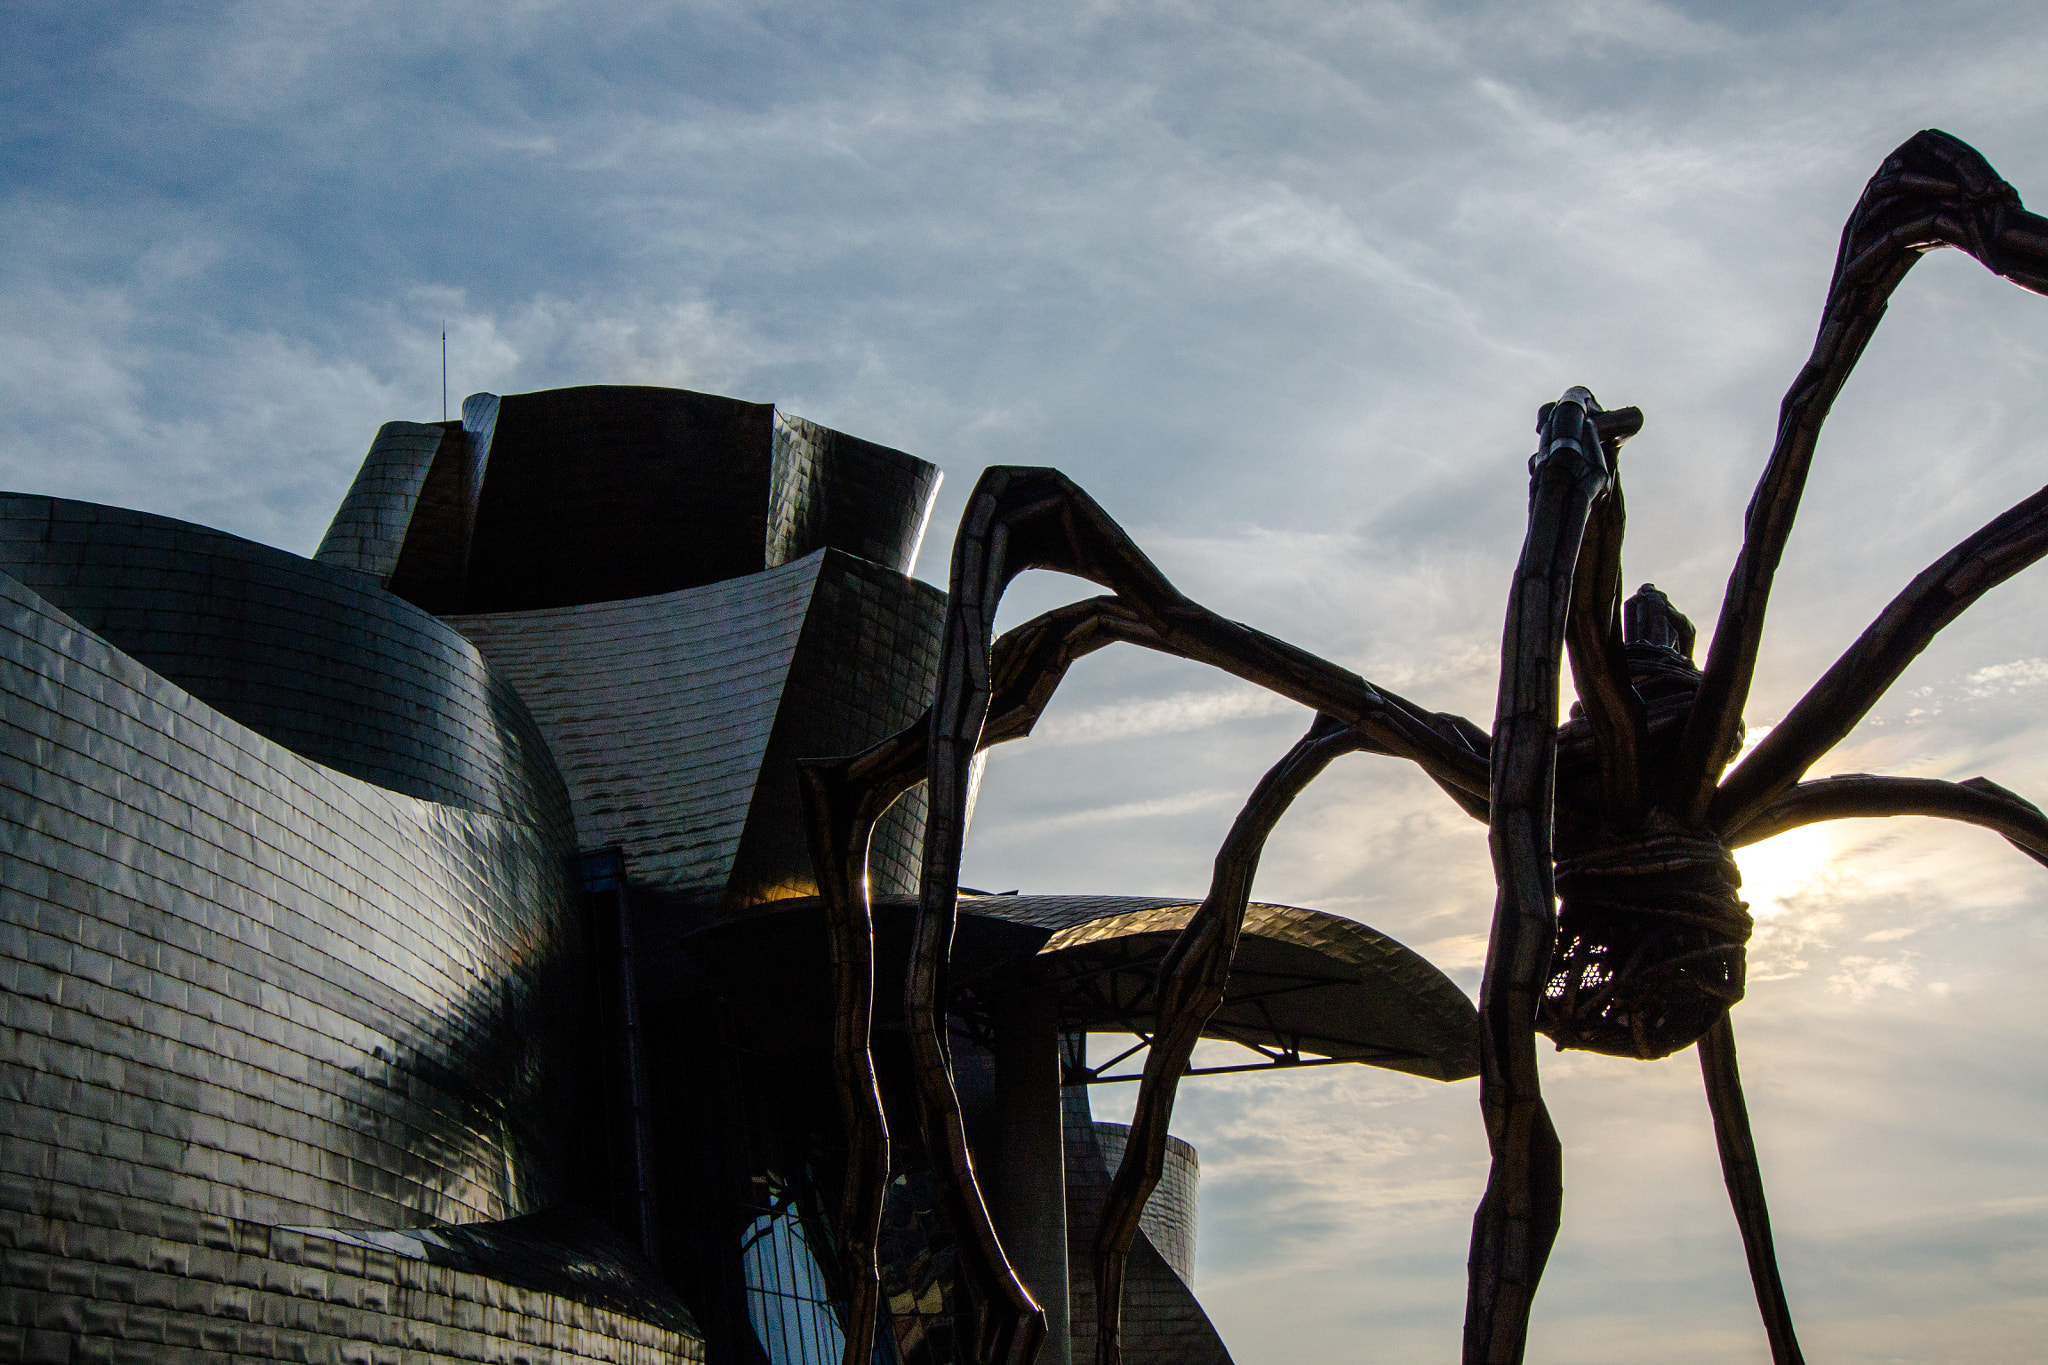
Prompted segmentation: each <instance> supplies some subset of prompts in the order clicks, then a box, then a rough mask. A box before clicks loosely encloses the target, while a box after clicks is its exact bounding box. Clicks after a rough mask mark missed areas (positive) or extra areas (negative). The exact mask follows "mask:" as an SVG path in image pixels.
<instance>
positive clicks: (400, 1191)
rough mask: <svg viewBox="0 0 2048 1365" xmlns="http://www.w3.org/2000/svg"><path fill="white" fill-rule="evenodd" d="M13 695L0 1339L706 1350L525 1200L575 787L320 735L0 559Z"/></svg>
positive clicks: (573, 956)
mask: <svg viewBox="0 0 2048 1365" xmlns="http://www.w3.org/2000/svg"><path fill="white" fill-rule="evenodd" d="M0 718H4V723H0V988H4V989H0V1028H4V1030H5V1035H6V1037H7V1040H8V1046H7V1048H6V1050H5V1052H4V1054H0V1228H4V1230H5V1234H6V1237H7V1245H8V1254H7V1256H6V1257H5V1258H4V1261H0V1355H6V1356H8V1357H9V1358H17V1359H79V1358H98V1357H102V1356H113V1355H125V1356H130V1357H136V1356H146V1357H147V1358H149V1359H152V1360H173V1361H194V1362H196V1361H199V1360H202V1359H204V1360H216V1359H220V1358H222V1357H223V1356H237V1355H238V1356H253V1357H272V1358H286V1359H356V1358H365V1359H367V1358H369V1357H370V1355H371V1354H372V1353H373V1352H375V1353H378V1354H379V1355H380V1357H381V1355H382V1354H386V1353H396V1352H398V1351H400V1350H403V1351H405V1352H407V1353H409V1358H411V1359H417V1360H421V1361H440V1360H451V1361H452V1360H456V1359H465V1360H480V1359H505V1358H513V1357H519V1356H527V1357H531V1356H534V1355H545V1356H547V1357H548V1358H551V1359H558V1360H606V1361H615V1362H631V1365H654V1363H655V1362H657V1361H668V1360H675V1359H700V1358H701V1350H700V1349H699V1342H698V1338H697V1337H696V1335H695V1333H694V1328H693V1327H692V1326H691V1324H690V1323H689V1322H688V1317H687V1314H686V1313H682V1312H681V1310H680V1307H679V1306H676V1307H673V1308H668V1307H662V1306H661V1303H660V1302H657V1300H659V1298H660V1296H659V1295H658V1294H655V1295H653V1296H652V1297H650V1296H648V1295H646V1294H639V1293H638V1292H637V1291H636V1294H635V1295H626V1294H625V1292H624V1291H625V1289H626V1288H628V1287H630V1286H631V1285H632V1284H633V1283H635V1282H636V1273H635V1272H634V1271H633V1269H632V1268H631V1266H630V1265H629V1264H628V1263H626V1262H622V1261H620V1260H619V1259H618V1258H617V1257H616V1256H613V1255H611V1254H610V1253H608V1252H606V1251H604V1249H603V1247H602V1246H601V1245H600V1244H598V1243H595V1242H589V1239H582V1240H583V1241H584V1242H587V1243H588V1244H587V1245H583V1246H582V1247H581V1250H580V1253H579V1254H578V1255H576V1256H571V1255H566V1254H564V1248H563V1246H558V1245H557V1243H559V1242H561V1241H562V1232H561V1230H559V1229H558V1230H557V1231H556V1232H555V1233H554V1234H552V1235H551V1234H550V1233H549V1231H548V1229H547V1228H546V1227H542V1226H536V1225H535V1224H533V1223H531V1222H524V1223H515V1224H512V1225H507V1224H505V1223H504V1221H503V1220H506V1219H508V1218H512V1219H517V1218H519V1217H520V1216H522V1215H528V1214H530V1213H532V1212H533V1211H534V1210H536V1209H538V1208H540V1207H541V1206H543V1205H545V1204H547V1203H548V1202H549V1201H551V1200H553V1199H555V1198H557V1197H558V1195H559V1191H560V1187H561V1184H562V1175H563V1169H562V1168H563V1164H564V1162H565V1160H566V1159H567V1156H568V1151H567V1146H566V1141H565V1139H566V1136H567V1135H566V1134H565V1133H564V1132H563V1131H562V1130H561V1124H562V1123H563V1121H564V1120H565V1119H567V1118H569V1117H570V1115H569V1114H568V1112H567V1108H566V1106H565V1105H564V1104H563V1103H562V1102H561V1100H562V1096H563V1095H564V1094H565V1093H566V1092H565V1090H564V1089H563V1085H564V1082H565V1081H566V1079H567V1078H568V1075H569V1068H571V1067H573V1066H574V1065H576V1059H575V1058H574V1057H573V1056H572V1055H570V1053H569V1046H570V1043H571V1041H572V1040H571V1037H570V1035H569V1032H568V1030H569V1029H571V1028H572V1027H573V1021H574V1019H575V1018H576V1016H577V1012H578V999H579V996H578V990H579V987H580V984H581V981H582V974H581V968H580V940H579V936H578V934H577V932H576V930H575V926H574V923H573V921H572V919H571V910H570V901H569V899H568V888H567V886H566V884H565V871H566V864H567V858H568V855H569V852H570V850H571V848H572V842H571V832H570V830H569V828H568V826H567V822H566V819H551V818H550V814H549V811H548V809H546V808H530V809H526V810H521V811H518V812H515V816H516V818H507V817H502V816H495V815H488V814H484V813H481V812H476V811H471V810H465V809H461V808H457V807H454V806H450V805H443V804H437V803H432V802H427V801H421V800H418V799H415V798H413V797H409V796H405V795H403V794H400V793H396V792H392V791H389V790H385V789H383V788H380V787H377V786H373V785H370V784H368V783H364V782H360V781H357V780H355V779H353V778H350V777H348V776H345V775H343V774H341V773H338V772H335V771H332V770H330V769H327V768H324V767H321V766H319V765H317V764H314V763H311V762H308V761H306V760H304V759H302V758H300V757H299V756H297V755H296V754H294V753H292V752H290V751H289V750H287V749H285V748H283V747H282V746H280V745H278V744H276V743H274V742H272V741H270V740H268V739H266V738H265V737H263V736H262V735H260V734H258V733H256V732H255V731H253V730H251V729H248V728H246V727H244V726H242V725H240V724H238V723H236V722H235V721H233V720H232V719H230V718H228V717H227V716H225V715H222V714H221V713H219V712H217V711H215V710H213V709H212V708H210V707H208V706H206V705H205V704H204V703H202V702H200V701H198V700H197V699H196V698H194V697H193V696H191V695H190V694H189V693H187V692H185V691H183V690H182V689H180V688H178V687H177V686H175V685H173V684H172V683H171V682H169V681H168V680H166V679H164V678H163V677H161V676H158V675H156V674H154V673H152V672H151V671H150V670H148V669H146V668H144V667H143V666H142V665H141V664H139V663H137V662H136V661H135V660H134V659H132V658H129V657H128V656H126V655H125V654H123V653H122V652H121V651H120V650H118V649H116V648H114V647H113V646H112V645H111V644H109V643H108V642H107V641H106V640H104V639H103V638H101V637H100V636H98V635H96V634H95V633H93V632H91V631H89V630H87V629H85V628H84V627H82V626H81V625H80V624H79V623H78V622H77V621H75V620H74V619H72V618H71V617H69V616H67V615H65V614H64V613H63V612H61V611H59V610H58V609H56V608H55V607H54V606H53V605H52V604H50V603H49V602H48V601H46V600H45V599H43V598H42V597H40V596H38V595H37V594H36V593H34V592H32V591H30V590H28V589H27V588H25V587H23V586H22V585H21V584H19V583H18V582H16V581H15V580H13V579H12V578H8V577H6V576H4V575H0ZM480 1222H482V1223H490V1224H493V1225H494V1226H496V1227H498V1228H499V1229H500V1230H499V1231H497V1232H495V1233H490V1234H484V1233H482V1232H481V1230H478V1231H477V1232H465V1233H459V1234H458V1233H455V1232H453V1231H450V1232H447V1233H444V1234H438V1237H439V1242H440V1244H441V1247H442V1250H441V1252H439V1253H432V1254H430V1253H428V1252H426V1251H424V1250H419V1251H418V1252H417V1254H414V1253H413V1252H409V1251H408V1250H407V1249H406V1248H405V1247H403V1246H394V1245H384V1244H378V1243H376V1242H375V1241H374V1239H370V1240H369V1241H364V1240H361V1239H358V1240H355V1241H351V1240H350V1238H349V1237H348V1236H346V1235H337V1234H335V1233H325V1234H322V1233H317V1232H307V1231H303V1230H301V1231H294V1230H293V1229H292V1227H291V1226H290V1225H294V1224H296V1225H316V1226H317V1225H340V1226H343V1227H354V1228H359V1229H362V1228H368V1229H375V1228H420V1227H431V1226H433V1225H436V1224H448V1223H461V1224H471V1225H475V1224H478V1223H480ZM420 1235H425V1234H420ZM570 1250H575V1248H574V1247H571V1248H570ZM536 1262H537V1263H539V1265H540V1268H542V1269H545V1268H546V1266H547V1265H549V1264H552V1265H553V1266H554V1267H555V1270H556V1272H557V1273H556V1275H555V1278H554V1279H553V1280H552V1281H549V1280H546V1279H545V1278H544V1277H537V1276H536V1274H535V1273H534V1272H533V1270H532V1269H530V1268H527V1267H529V1266H530V1265H532V1264H533V1263H536ZM579 1275H581V1276H582V1279H583V1280H584V1281H588V1283H582V1282H579V1281H578V1280H577V1277H578V1276H579ZM607 1286H610V1287H609V1288H607ZM629 1300H632V1301H629ZM640 1300H644V1302H641V1301H640ZM657 1310H658V1311H657Z"/></svg>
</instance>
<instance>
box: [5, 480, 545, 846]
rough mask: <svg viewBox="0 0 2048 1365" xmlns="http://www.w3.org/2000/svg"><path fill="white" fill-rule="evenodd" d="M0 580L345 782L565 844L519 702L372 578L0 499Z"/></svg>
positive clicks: (104, 513)
mask: <svg viewBox="0 0 2048 1365" xmlns="http://www.w3.org/2000/svg"><path fill="white" fill-rule="evenodd" d="M0 573H6V574H10V575H12V576H13V577H14V578H16V579H18V580H20V581H21V582H22V583H23V584H25V585H26V586H27V587H29V588H31V589H33V590H34V591H35V592H37V593H38V594H40V595H41V596H43V597H44V598H46V599H48V600H49V601H50V602H51V603H53V604H54V605H55V606H57V607H58V608H59V609H61V610H62V611H64V612H65V613H66V614H67V615H69V616H71V617H72V618H73V619H74V620H76V621H78V622H79V624H81V625H83V626H85V627H86V628H87V629H89V630H92V631H94V632H96V633H98V634H100V635H101V636H103V637H105V638H106V639H107V640H108V641H109V642H111V643H112V644H113V645H114V646H115V647H116V648H118V649H120V650H121V651H122V652H123V653H125V654H127V655H129V656H130V657H131V658H134V659H135V660H137V661H138V662H140V663H142V664H143V665H144V666H146V667H147V668H149V669H150V670H151V671H153V672H155V673H158V674H161V675H162V676H163V677H165V678H168V679H169V680H170V681H172V682H174V683H176V684H177V685H178V686H179V687H181V688H183V689H185V690H186V691H188V692H190V693H191V694H192V695H193V696H195V697H197V698H198V699H199V700H200V701H202V702H204V703H206V704H207V705H208V706H210V707H212V708H213V709H215V710H217V711H220V712H222V713H223V714H225V715H228V716H232V717H233V718H234V719H235V720H237V721H239V722H241V723H242V724H243V725H246V726H248V727H249V728H250V729H252V730H254V731H256V732H257V733H259V734H261V735H263V736H265V737H266V738H268V739H271V740H274V741H276V742H277V743H279V744H282V745H283V746H284V747H286V748H287V749H290V750H291V751H292V752H294V753H296V754H298V755H300V756H301V757H304V758H309V759H311V760H313V761H314V762H316V763H320V764H323V765H325V766H327V767H330V768H333V769H335V770H337V771H339V772H344V773H347V774H348V775H350V776H351V777H356V778H360V779H362V780H363V781H365V782H370V783H374V784H375V785H377V786H380V787H385V788H388V789H390V790H392V791H400V792H404V793H406V794H407V795H410V796H417V797H419V798H421V799H422V800H427V801H436V802H440V803H443V804H446V805H451V806H460V807H462V808H464V809H466V810H472V811H477V812H480V813H484V814H490V815H500V816H508V817H512V818H516V819H521V820H529V821H532V820H538V821H541V822H543V823H545V824H546V825H547V826H548V827H549V828H550V829H554V830H558V831H562V832H563V837H567V835H566V831H567V828H568V803H567V795H566V793H565V791H564V790H563V788H562V786H561V783H560V779H559V777H558V776H557V774H556V773H555V769H554V764H553V762H552V761H551V760H550V758H549V756H548V752H547V745H546V743H545V741H543V740H542V739H541V736H540V731H539V730H537V729H536V728H535V727H534V724H533V720H532V717H531V716H529V715H528V714H527V711H526V708H525V707H524V706H523V705H522V704H521V703H520V701H519V697H518V695H517V694H516V693H515V692H513V691H512V690H511V688H509V687H507V686H506V685H505V684H504V683H502V682H500V681H499V680H497V679H496V678H495V677H494V676H493V675H492V674H491V671H490V669H489V668H487V667H486V666H485V664H484V661H483V657H482V656H481V655H479V654H478V653H477V651H476V648H475V646H473V645H471V644H470V643H469V642H468V641H467V640H465V639H463V638H462V636H461V635H459V634H457V633H456V632H455V631H453V630H451V629H449V628H448V627H447V626H445V625H443V624H441V622H439V621H437V620H435V619H434V618H433V617H431V616H429V615H427V614H426V613H425V612H423V611H421V610H420V609H419V608H417V607H415V606H413V605H412V604H410V603H408V602H405V601H402V600H400V599H399V598H397V597H394V596H392V595H391V594H390V593H387V592H385V591H383V590H382V589H380V588H379V587H377V586H376V584H375V583H373V582H371V581H370V580H369V579H367V578H365V577H364V576H362V575H361V574H357V573H352V572H349V571H347V570H345V569H338V568H333V567H330V566H328V565H325V564H316V563H313V562H310V561H308V560H304V559H301V558H299V557H298V556H297V555H294V554H288V553H286V552H285V551H283V550H277V549H272V548H271V547H270V546H268V545H258V544H256V543H255V542H253V541H247V540H243V539H241V538H240V537H238V536H231V535H228V534H226V533H224V532H221V531H214V530H210V529H208V528H206V527H204V526H194V525H192V524H190V523H188V522H182V521H173V520H172V519H171V518H169V517H158V516H152V515H150V514H149V513H147V512H132V511H128V510H126V509H124V508H118V507H101V506H98V505H95V504H93V503H86V502H71V501H67V500H65V499H62V498H39V497H28V496H25V495H22V494H18V493H7V494H0Z"/></svg>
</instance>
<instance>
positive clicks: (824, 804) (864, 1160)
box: [798, 597, 1153, 1365]
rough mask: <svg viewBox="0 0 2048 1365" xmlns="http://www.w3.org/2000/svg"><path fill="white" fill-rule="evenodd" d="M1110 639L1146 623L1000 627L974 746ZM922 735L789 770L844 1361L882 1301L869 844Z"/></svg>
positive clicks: (1102, 616) (1106, 602)
mask: <svg viewBox="0 0 2048 1365" xmlns="http://www.w3.org/2000/svg"><path fill="white" fill-rule="evenodd" d="M1119 640H1125V641H1132V642H1137V643H1153V641H1152V640H1151V633H1150V631H1149V630H1148V629H1147V628H1146V627H1145V625H1144V623H1143V622H1141V621H1139V620H1138V619H1137V618H1136V617H1135V616H1133V615H1132V614H1131V613H1130V612H1129V611H1128V610H1126V609H1124V608H1123V607H1122V606H1121V605H1120V604H1118V603H1117V602H1116V601H1115V600H1114V599H1112V598H1100V597H1098V598H1091V599H1089V600H1088V601H1085V602H1077V603H1074V604H1072V605H1070V606H1067V607H1062V608H1060V609H1059V610H1058V611H1053V612H1048V613H1046V614H1045V615H1043V616H1040V617H1038V618H1036V619H1034V620H1032V621H1029V622H1027V623H1025V624H1024V625H1021V626H1019V627H1017V628H1016V629H1015V630H1012V631H1009V632H1007V633H1006V634H1005V635H1004V636H1003V637H1002V639H1000V640H998V641H997V642H996V646H995V649H994V660H993V664H992V666H991V673H992V675H993V676H994V678H995V683H996V686H995V696H994V701H993V703H992V705H991V707H990V715H989V721H988V724H987V726H986V727H984V729H983V732H982V747H984V748H986V747H987V746H989V745H991V744H998V743H1001V742H1003V741H1004V740H1008V739H1017V738H1021V737H1023V736H1024V735H1027V734H1029V733H1030V731H1031V727H1032V726H1033V725H1034V724H1036V723H1037V720H1038V716H1039V714H1040V713H1041V712H1042V711H1043V710H1044V709H1045V705H1046V703H1047V702H1048V701H1050V700H1051V698H1052V694H1053V691H1054V690H1055V689H1056V688H1057V687H1058V685H1059V682H1060V679H1061V678H1062V677H1063V676H1065V673H1066V670H1067V668H1068V666H1069V665H1071V664H1072V663H1073V662H1074V660H1076V659H1079V658H1081V657H1083V656H1084V655H1087V654H1089V653H1092V652H1093V651H1095V650H1097V649H1100V648H1102V647H1103V646H1105V645H1108V644H1112V643H1115V642H1116V641H1119ZM930 734H931V717H930V715H929V714H926V715H925V716H923V717H920V718H919V719H918V720H917V721H916V722H914V723H913V724H912V725H911V726H909V727H908V728H906V729H905V730H903V731H901V732H899V733H898V734H895V735H892V736H890V737H889V738H888V739H885V740H883V741H881V742H880V743H878V744H875V745H873V746H872V747H870V748H868V749H867V750H865V751H863V752H862V753H859V754H856V755H853V756H851V757H847V758H827V759H808V760H805V761H803V762H801V763H800V764H799V765H798V771H799V775H800V778H801V792H802V796H803V805H804V814H805V820H806V826H807V831H808V835H809V840H810V847H811V858H812V864H813V866H814V868H815V869H816V873H817V878H818V893H819V899H820V901H821V902H822V904H823V906H824V911H825V921H826V932H827V936H828V953H829V960H830V963H831V970H832V980H833V989H832V995H833V1038H832V1066H833V1081H834V1086H835V1089H836V1091H837V1096H838V1100H839V1111H840V1116H841V1123H842V1129H841V1133H842V1138H843V1143H844V1147H845V1150H846V1169H845V1175H844V1177H843V1181H842V1185H841V1194H840V1199H839V1205H838V1216H837V1219H836V1221H835V1223H834V1226H835V1228H837V1229H838V1231H839V1237H838V1248H839V1274H840V1279H841V1281H842V1283H843V1284H844V1285H845V1287H846V1288H845V1292H846V1296H847V1322H846V1345H845V1350H844V1353H843V1357H842V1358H843V1360H844V1361H845V1362H846V1365H866V1362H867V1361H868V1359H869V1357H870V1356H871V1355H872V1354H873V1351H874V1333H875V1330H876V1325H877V1322H878V1314H879V1312H880V1297H881V1277H880V1266H879V1265H878V1264H877V1261H876V1243H877V1239H878V1236H879V1232H880V1226H881V1217H882V1201H883V1198H884V1196H885V1194H886V1192H887V1187H888V1180H889V1128H888V1120H887V1118H886V1117H885V1115H884V1113H883V1109H882V1097H881V1091H880V1089H879V1087H878V1086H877V1084H876V1080H875V1066H874V1053H873V1050H872V1047H871V1045H870V1040H871V1037H872V1031H873V1026H874V982H875V969H874V916H873V913H872V909H871V907H870V905H869V902H868V882H867V851H868V841H869V839H870V838H871V836H872V835H873V833H874V828H875V824H876V822H877V821H879V820H880V819H881V818H882V815H883V814H884V813H885V812H886V811H887V810H888V809H889V807H890V806H891V805H892V804H894V803H895V801H896V800H897V798H899V797H901V796H902V795H903V794H904V793H905V792H907V791H909V790H910V789H911V788H913V787H915V786H916V785H917V784H918V783H920V782H922V781H923V780H924V778H925V769H926V766H927V761H928V753H927V750H928V747H929V740H930Z"/></svg>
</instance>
